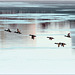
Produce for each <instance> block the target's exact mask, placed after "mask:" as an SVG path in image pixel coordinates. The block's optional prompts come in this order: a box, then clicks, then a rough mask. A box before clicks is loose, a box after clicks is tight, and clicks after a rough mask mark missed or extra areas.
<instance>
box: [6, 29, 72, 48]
mask: <svg viewBox="0 0 75 75" xmlns="http://www.w3.org/2000/svg"><path fill="white" fill-rule="evenodd" d="M5 31H7V32H12V31H11V30H10V29H9V28H8V29H7V30H5ZM14 33H18V34H22V33H21V32H20V30H19V29H17V31H14ZM29 36H31V39H33V40H34V39H35V37H36V35H32V34H30V35H29ZM64 36H65V37H68V38H71V36H70V33H68V34H67V35H64ZM47 38H49V40H53V39H54V38H53V37H47ZM55 44H57V45H58V47H60V46H63V47H64V45H66V44H65V43H61V42H59V43H55Z"/></svg>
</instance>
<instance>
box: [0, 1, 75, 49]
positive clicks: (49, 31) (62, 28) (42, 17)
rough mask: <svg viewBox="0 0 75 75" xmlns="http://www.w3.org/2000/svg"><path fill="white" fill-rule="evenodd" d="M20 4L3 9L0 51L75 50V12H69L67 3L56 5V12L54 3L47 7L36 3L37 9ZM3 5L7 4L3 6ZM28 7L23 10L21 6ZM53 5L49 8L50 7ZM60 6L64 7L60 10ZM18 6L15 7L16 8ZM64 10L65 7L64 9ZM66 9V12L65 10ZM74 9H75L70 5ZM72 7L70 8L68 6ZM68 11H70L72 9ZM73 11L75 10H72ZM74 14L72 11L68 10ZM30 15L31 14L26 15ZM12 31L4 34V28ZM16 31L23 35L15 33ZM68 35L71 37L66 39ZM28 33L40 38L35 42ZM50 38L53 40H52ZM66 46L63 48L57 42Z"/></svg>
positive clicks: (1, 14) (0, 15) (0, 23)
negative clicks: (9, 49)
mask: <svg viewBox="0 0 75 75" xmlns="http://www.w3.org/2000/svg"><path fill="white" fill-rule="evenodd" d="M20 3H21V5H20V6H18V5H19V4H18V3H17V4H15V3H14V2H13V3H11V2H10V4H12V7H9V6H11V5H7V7H8V8H5V7H2V6H1V7H0V8H1V9H0V48H1V49H5V48H12V49H14V48H51V49H56V48H57V49H67V48H68V49H69V48H70V49H74V48H75V40H74V38H75V34H74V33H75V22H74V21H75V15H74V11H73V14H72V12H70V13H68V12H67V11H61V10H67V7H66V4H64V5H62V4H60V5H57V4H54V5H55V6H57V7H56V8H57V9H53V8H54V7H52V5H51V4H48V6H47V7H46V8H45V6H46V4H45V3H44V4H40V3H37V9H36V7H35V8H32V7H34V6H35V3H36V2H35V3H33V4H34V5H32V7H28V6H27V5H30V4H29V3H27V4H26V5H25V3H23V2H20ZM0 4H7V3H6V2H5V3H0ZM22 4H23V5H25V6H24V7H21V6H22ZM16 5H17V6H16ZM49 6H50V7H49ZM60 6H61V7H60ZM15 7H16V8H15ZM62 7H63V8H62ZM65 7H66V9H65ZM71 7H72V6H71ZM69 8H70V7H69ZM69 8H68V10H69ZM72 10H74V8H73V9H72ZM60 11H61V13H60ZM69 11H71V9H70V10H69ZM27 12H28V13H27ZM8 28H9V29H11V31H12V32H11V33H9V32H5V31H4V30H5V29H8ZM17 28H18V29H19V30H20V31H21V33H22V34H16V33H14V31H16V30H17ZM67 33H71V37H72V38H67V37H64V35H67ZM29 34H34V35H36V36H37V37H36V38H35V39H34V40H32V39H31V37H30V36H29ZM47 37H53V38H54V39H53V40H49V39H48V38H47ZM58 42H63V43H66V45H65V47H60V48H58V46H57V45H56V44H54V43H58Z"/></svg>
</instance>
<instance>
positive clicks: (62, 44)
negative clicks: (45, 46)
mask: <svg viewBox="0 0 75 75" xmlns="http://www.w3.org/2000/svg"><path fill="white" fill-rule="evenodd" d="M55 44H58V47H60V45H61V46H63V47H64V45H66V44H65V43H61V42H59V43H55Z"/></svg>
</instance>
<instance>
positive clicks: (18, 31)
mask: <svg viewBox="0 0 75 75" xmlns="http://www.w3.org/2000/svg"><path fill="white" fill-rule="evenodd" d="M14 33H18V34H22V33H21V32H20V30H19V29H17V31H15V32H14Z"/></svg>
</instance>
